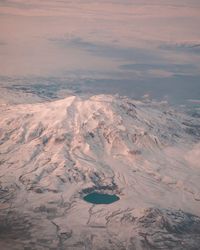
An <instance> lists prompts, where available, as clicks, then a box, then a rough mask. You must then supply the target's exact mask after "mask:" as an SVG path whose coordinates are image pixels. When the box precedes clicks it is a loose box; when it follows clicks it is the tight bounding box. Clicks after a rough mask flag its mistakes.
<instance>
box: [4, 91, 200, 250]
mask: <svg viewBox="0 0 200 250" xmlns="http://www.w3.org/2000/svg"><path fill="white" fill-rule="evenodd" d="M0 118H1V119H0V184H1V187H0V202H1V203H0V206H1V207H0V242H1V249H2V250H3V249H52V250H53V249H199V248H198V247H199V246H200V217H198V216H200V164H199V157H200V143H199V142H200V140H199V139H200V126H199V124H200V119H199V118H194V117H193V118H192V117H190V116H188V115H186V114H184V113H179V112H177V111H175V110H173V109H172V108H170V107H169V106H168V105H167V104H166V103H157V102H145V103H144V102H140V101H133V100H130V99H128V98H125V97H119V96H106V95H98V96H93V97H90V98H79V97H75V96H71V97H68V98H66V99H62V100H58V101H54V102H46V103H38V104H19V105H3V104H2V105H1V107H0ZM95 190H101V191H102V192H104V193H111V194H117V195H118V196H119V197H120V200H119V201H117V202H115V203H112V204H110V205H93V204H90V203H87V202H85V201H84V200H83V195H84V194H86V193H88V192H90V191H95Z"/></svg>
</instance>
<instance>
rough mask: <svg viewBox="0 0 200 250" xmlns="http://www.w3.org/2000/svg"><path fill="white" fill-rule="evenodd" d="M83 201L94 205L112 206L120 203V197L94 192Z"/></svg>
mask: <svg viewBox="0 0 200 250" xmlns="http://www.w3.org/2000/svg"><path fill="white" fill-rule="evenodd" d="M83 199H84V200H85V201H87V202H90V203H93V204H111V203H113V202H116V201H118V200H119V197H118V196H117V195H115V194H113V195H110V194H101V193H97V192H93V193H90V194H88V195H86V196H85V197H83Z"/></svg>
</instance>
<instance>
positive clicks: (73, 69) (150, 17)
mask: <svg viewBox="0 0 200 250" xmlns="http://www.w3.org/2000/svg"><path fill="white" fill-rule="evenodd" d="M199 23H200V1H199V0H173V1H172V0H168V1H164V0H151V1H150V0H107V1H104V0H93V1H92V0H74V1H70V0H63V1H62V0H57V1H55V0H43V1H39V0H30V1H26V0H0V77H3V79H4V78H5V77H12V78H13V79H15V78H18V79H19V78H20V77H21V78H26V77H29V78H30V77H43V78H44V77H45V78H51V77H57V78H62V77H68V76H76V77H80V78H81V77H87V78H92V79H112V80H117V81H119V80H120V81H121V82H127V81H128V82H129V81H130V80H131V81H133V82H135V83H136V82H143V83H145V84H149V86H151V84H152V83H155V82H161V83H162V82H164V84H168V83H170V84H171V85H173V82H174V84H176V82H177V79H178V82H180V81H182V82H183V85H184V86H185V85H186V84H190V85H192V89H191V91H195V90H196V88H197V86H198V83H199V81H200V29H199ZM170 79H171V81H170ZM165 87H166V86H165ZM187 91H188V90H187ZM199 91H200V87H199V88H198V89H197V90H196V91H195V92H198V93H195V95H194V98H197V99H198V95H200V92H199ZM190 98H193V96H190Z"/></svg>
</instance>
